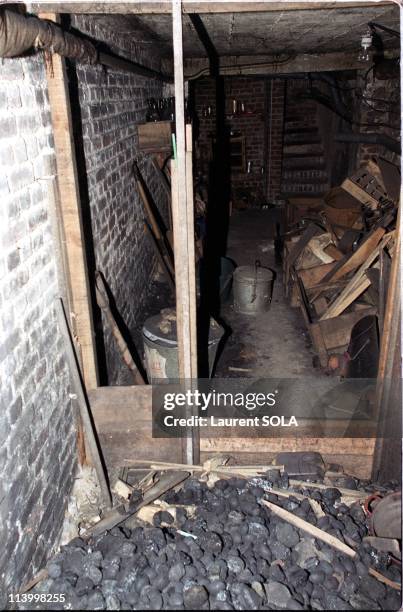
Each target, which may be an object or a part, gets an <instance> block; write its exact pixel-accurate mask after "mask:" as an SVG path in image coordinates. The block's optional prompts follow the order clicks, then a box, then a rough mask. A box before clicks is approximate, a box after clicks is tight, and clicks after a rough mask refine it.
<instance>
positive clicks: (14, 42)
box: [0, 10, 98, 64]
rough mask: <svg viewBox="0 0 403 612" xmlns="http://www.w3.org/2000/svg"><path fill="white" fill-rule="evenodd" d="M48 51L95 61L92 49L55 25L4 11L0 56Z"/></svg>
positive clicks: (94, 62) (0, 33)
mask: <svg viewBox="0 0 403 612" xmlns="http://www.w3.org/2000/svg"><path fill="white" fill-rule="evenodd" d="M32 48H34V49H48V50H50V51H51V52H52V53H58V54H59V55H63V56H64V57H69V58H70V59H75V60H79V61H82V62H85V63H87V64H96V63H97V62H98V52H97V50H96V48H95V46H94V45H93V44H92V43H91V42H90V41H89V40H86V39H84V38H83V39H81V38H78V37H77V36H74V35H73V34H70V33H69V32H64V31H63V30H62V29H61V28H60V27H59V26H58V25H57V24H55V23H53V22H51V21H45V20H43V19H37V18H36V17H25V15H20V14H19V13H14V12H12V11H8V10H5V11H3V12H2V13H1V14H0V57H17V56H19V55H22V54H23V53H25V52H26V51H29V49H32Z"/></svg>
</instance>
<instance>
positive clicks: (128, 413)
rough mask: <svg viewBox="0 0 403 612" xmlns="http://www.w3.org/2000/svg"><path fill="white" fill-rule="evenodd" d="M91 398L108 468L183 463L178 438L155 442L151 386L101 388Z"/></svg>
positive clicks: (157, 439) (162, 439)
mask: <svg viewBox="0 0 403 612" xmlns="http://www.w3.org/2000/svg"><path fill="white" fill-rule="evenodd" d="M88 398H89V402H90V406H91V413H92V416H93V419H94V423H95V427H96V430H97V432H98V436H99V439H100V442H101V446H102V450H103V454H104V456H105V460H106V462H107V465H108V466H111V467H121V466H130V465H132V464H133V463H134V462H135V461H137V460H144V461H147V460H149V459H150V457H152V458H153V459H154V460H155V461H175V462H180V461H181V459H182V450H181V445H180V444H178V438H153V432H152V386H151V385H144V386H140V385H139V386H127V387H118V386H114V387H98V389H92V390H90V391H89V392H88Z"/></svg>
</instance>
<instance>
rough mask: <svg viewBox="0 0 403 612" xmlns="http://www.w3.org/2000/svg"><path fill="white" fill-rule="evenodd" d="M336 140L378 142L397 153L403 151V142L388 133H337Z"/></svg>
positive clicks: (377, 143)
mask: <svg viewBox="0 0 403 612" xmlns="http://www.w3.org/2000/svg"><path fill="white" fill-rule="evenodd" d="M334 140H335V141H336V142H352V143H358V144H360V143H366V144H376V145H381V146H383V147H385V148H386V149H389V151H393V153H397V154H398V155H400V153H401V144H400V142H399V141H398V140H395V139H394V138H392V137H391V136H388V135H387V134H374V133H372V132H371V133H367V134H363V133H361V132H360V133H359V134H336V135H335V137H334Z"/></svg>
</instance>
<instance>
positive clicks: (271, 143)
mask: <svg viewBox="0 0 403 612" xmlns="http://www.w3.org/2000/svg"><path fill="white" fill-rule="evenodd" d="M224 82H225V98H226V120H227V124H228V126H229V128H230V129H231V131H232V132H233V133H234V134H235V135H237V134H238V133H239V135H240V136H243V137H244V138H245V158H246V167H245V170H244V171H238V170H233V171H232V173H231V188H232V197H233V199H234V200H235V201H239V200H242V199H243V198H244V197H245V198H246V202H247V203H248V204H249V205H261V204H263V203H264V202H265V201H266V199H267V198H269V199H270V200H276V199H277V197H278V196H279V193H280V181H281V159H282V135H283V107H284V85H283V82H282V81H281V80H280V79H273V80H270V81H267V80H266V79H264V78H260V77H254V78H252V77H226V78H225V81H224ZM233 100H236V101H237V103H238V108H240V107H241V104H242V103H243V104H244V108H245V111H246V112H245V113H243V114H242V113H238V114H236V115H233V112H232V101H233ZM209 106H210V107H211V109H212V113H211V116H205V114H206V113H205V109H207V107H209ZM215 106H216V104H215V84H214V80H212V79H210V78H203V79H199V80H197V81H196V84H195V109H196V113H197V118H198V131H199V137H198V141H197V145H198V147H197V152H196V155H197V160H196V162H197V163H196V171H200V172H203V173H207V170H208V162H209V159H210V151H211V142H212V138H211V136H212V135H213V134H214V130H215V121H216V116H215V110H216V109H215ZM270 118H271V120H270ZM248 162H251V172H250V173H248V172H247V164H248ZM262 170H263V172H262Z"/></svg>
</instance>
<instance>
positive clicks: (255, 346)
mask: <svg viewBox="0 0 403 612" xmlns="http://www.w3.org/2000/svg"><path fill="white" fill-rule="evenodd" d="M278 217H279V214H278V212H277V211H276V210H275V209H262V210H254V209H252V210H247V211H246V210H245V211H235V212H234V213H233V215H232V217H231V222H230V231H229V236H228V250H227V255H228V257H230V258H231V259H233V260H234V262H235V263H236V264H237V266H243V265H254V263H255V261H256V259H259V260H260V262H261V265H262V266H265V267H267V268H270V269H271V270H273V271H274V273H275V281H274V285H273V297H272V303H271V307H270V310H269V311H268V312H264V313H261V314H259V315H257V316H247V315H240V314H237V313H236V312H235V311H234V309H233V306H232V301H233V300H232V296H231V298H230V301H229V302H228V303H227V304H224V305H223V308H222V317H223V319H224V320H225V321H226V322H227V323H228V325H229V326H230V327H231V329H232V335H231V336H230V337H229V339H228V342H227V345H226V347H225V349H224V351H223V353H222V355H221V357H220V360H219V362H218V364H217V371H216V375H217V376H220V377H234V376H238V377H239V376H240V375H243V376H245V377H248V378H249V377H253V378H260V377H263V378H271V377H282V378H296V377H297V378H298V377H303V376H304V377H305V376H323V374H321V373H320V372H318V371H317V370H315V369H314V368H313V364H312V359H313V357H314V353H313V351H312V350H311V348H310V340H309V336H308V334H307V331H306V327H305V324H304V320H303V317H302V314H301V312H300V310H299V309H298V308H291V306H290V304H289V300H288V299H286V298H285V297H284V290H283V284H282V269H281V265H276V262H275V252H274V236H275V226H276V221H277V219H278ZM231 367H238V368H246V369H250V372H245V373H243V374H242V372H235V371H232V370H231V369H229V368H231Z"/></svg>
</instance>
